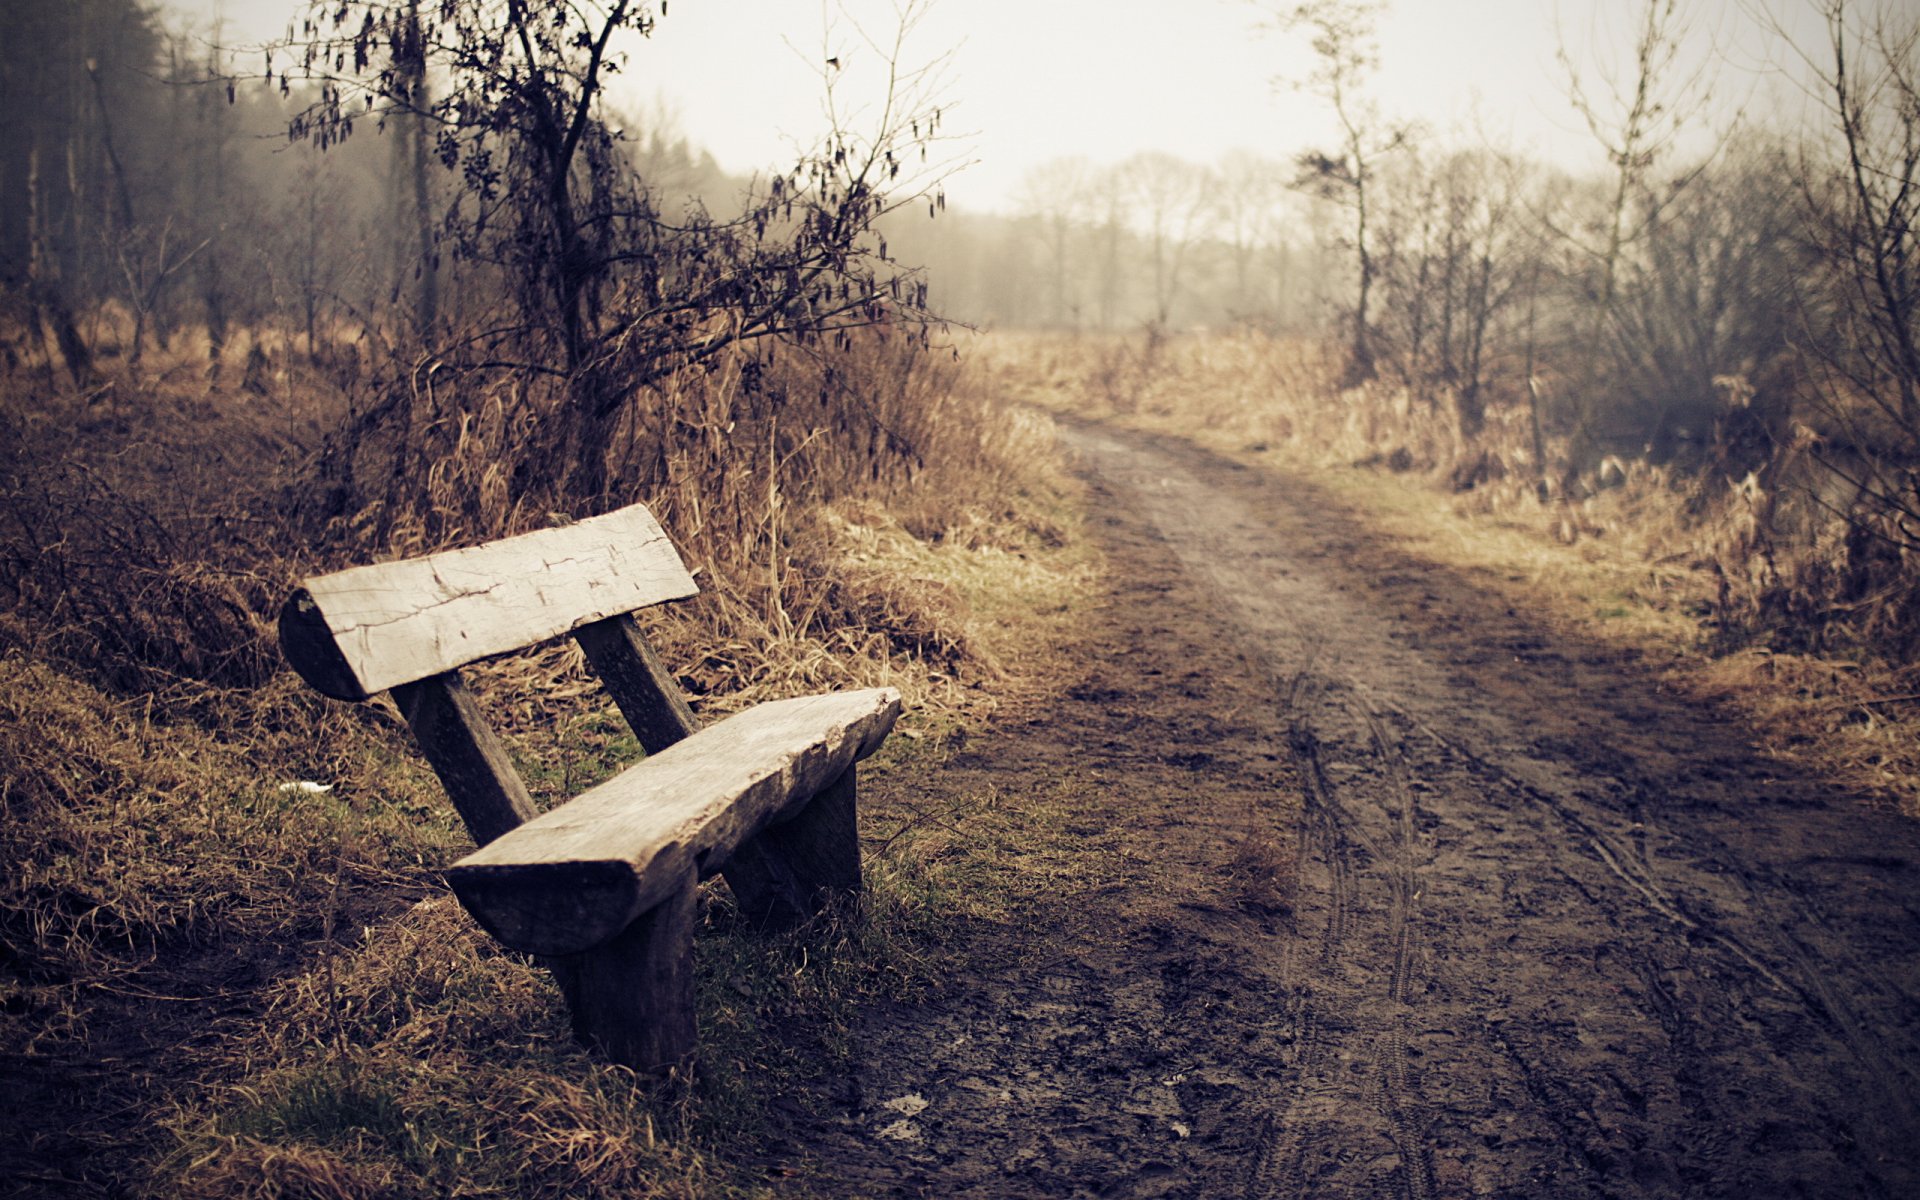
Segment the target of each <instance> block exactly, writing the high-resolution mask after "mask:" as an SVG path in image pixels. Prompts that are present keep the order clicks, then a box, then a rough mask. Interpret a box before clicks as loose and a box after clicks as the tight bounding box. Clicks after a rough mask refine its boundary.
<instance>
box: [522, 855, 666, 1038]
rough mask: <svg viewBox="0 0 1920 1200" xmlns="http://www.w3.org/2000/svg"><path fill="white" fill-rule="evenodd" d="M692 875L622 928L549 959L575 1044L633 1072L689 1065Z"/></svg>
mask: <svg viewBox="0 0 1920 1200" xmlns="http://www.w3.org/2000/svg"><path fill="white" fill-rule="evenodd" d="M695 883H696V877H695V875H694V873H693V872H692V871H691V870H689V871H688V872H687V873H686V878H685V879H684V880H683V881H682V883H681V886H680V887H678V888H676V889H675V890H674V892H673V894H672V895H670V896H669V897H668V898H667V899H665V900H662V901H661V902H660V903H659V904H657V905H655V906H654V907H653V908H651V909H649V910H647V911H646V912H644V913H641V914H640V915H639V916H638V917H636V918H635V919H634V922H633V924H631V925H629V926H627V929H626V932H624V933H622V934H621V935H620V936H618V937H616V938H614V939H613V940H612V941H610V942H608V943H606V944H605V945H603V946H598V947H595V948H594V949H592V950H589V951H587V952H586V953H584V954H572V955H568V956H567V957H565V958H560V959H555V960H553V962H552V966H553V970H554V974H555V976H557V977H558V979H559V981H560V989H561V991H563V992H564V993H566V997H567V1007H568V1009H569V1010H571V1012H572V1014H573V1033H574V1036H575V1037H577V1038H578V1039H580V1041H581V1043H582V1044H584V1045H587V1046H589V1047H592V1048H594V1049H597V1050H599V1051H601V1052H602V1053H604V1054H606V1055H607V1057H609V1058H611V1059H613V1060H614V1061H615V1062H618V1063H623V1064H625V1065H626V1066H629V1067H632V1068H633V1069H634V1070H636V1071H640V1072H643V1073H650V1074H663V1073H665V1072H667V1071H668V1070H671V1069H673V1068H676V1067H680V1068H686V1067H689V1066H691V1065H692V1062H693V1052H694V1041H695V1031H694V1000H693V918H694V901H695V896H696V893H697V889H696V888H695Z"/></svg>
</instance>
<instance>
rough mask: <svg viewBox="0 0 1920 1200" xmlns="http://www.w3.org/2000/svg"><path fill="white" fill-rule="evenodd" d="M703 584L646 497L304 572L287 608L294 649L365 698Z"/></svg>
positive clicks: (350, 693)
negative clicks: (481, 540) (505, 531)
mask: <svg viewBox="0 0 1920 1200" xmlns="http://www.w3.org/2000/svg"><path fill="white" fill-rule="evenodd" d="M699 590H700V589H699V588H698V587H697V586H696V585H695V584H694V582H693V577H692V576H691V575H690V574H688V572H687V568H686V565H685V564H684V563H682V562H681V561H680V555H679V553H678V552H677V551H676V550H675V549H674V548H673V544H672V543H671V542H669V541H668V540H667V536H666V534H665V533H663V532H662V531H661V529H660V525H659V523H658V522H657V521H655V520H654V519H653V514H652V513H649V512H648V511H647V510H646V509H645V508H643V507H642V506H640V505H637V504H636V505H633V506H632V507H629V508H623V509H621V510H620V511H619V512H614V513H608V514H607V515H606V516H602V517H594V518H592V519H590V520H586V521H581V522H578V523H576V524H573V525H564V526H561V527H559V528H555V529H543V530H540V531H539V532H536V533H528V534H522V535H520V536H519V537H513V538H506V539H504V540H502V541H497V542H489V543H487V544H486V545H483V546H474V547H469V548H466V549H461V550H449V551H445V552H443V553H440V554H430V555H426V556H424V557H421V558H411V559H405V560H403V561H400V562H390V563H380V564H378V565H375V566H366V567H353V568H350V569H348V570H345V571H339V572H336V573H334V574H332V575H321V576H317V577H315V578H313V579H309V580H307V581H306V586H305V587H304V588H303V589H301V590H300V591H298V592H296V593H294V595H293V598H292V599H290V600H288V601H287V605H286V608H285V609H284V610H282V612H281V616H280V640H281V645H282V647H283V648H284V649H285V651H286V654H287V658H288V660H289V661H291V662H292V663H293V665H294V667H295V668H296V669H297V670H298V671H299V672H300V674H301V675H302V676H303V677H304V678H305V679H306V680H307V682H309V683H311V684H312V685H313V686H314V687H316V688H318V689H319V690H320V691H322V692H325V693H326V694H327V695H330V696H335V697H338V698H340V699H343V700H361V699H365V698H366V697H368V696H370V695H373V694H374V693H376V692H381V691H385V690H387V689H388V688H391V687H393V686H394V685H396V684H402V683H411V682H413V681H414V680H418V679H424V678H426V677H427V676H429V675H438V674H441V673H443V672H446V671H451V670H453V669H455V668H457V667H462V666H465V665H466V664H468V663H471V662H477V661H478V660H480V659H483V658H488V657H491V656H493V655H496V654H504V653H506V652H508V651H511V650H518V649H521V648H523V647H526V646H530V645H533V644H534V643H535V642H540V641H544V640H546V639H547V638H550V637H555V636H557V635H559V634H563V633H567V632H569V631H571V630H574V629H578V628H579V627H580V626H582V625H587V624H589V623H591V622H594V621H601V620H605V619H606V618H608V617H613V616H618V615H620V614H622V613H629V612H632V611H634V610H635V609H638V608H645V607H647V606H648V605H652V604H659V603H662V602H664V601H667V600H678V599H682V598H684V597H687V596H692V595H695V594H697V593H698V592H699Z"/></svg>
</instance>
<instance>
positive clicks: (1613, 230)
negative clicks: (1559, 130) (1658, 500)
mask: <svg viewBox="0 0 1920 1200" xmlns="http://www.w3.org/2000/svg"><path fill="white" fill-rule="evenodd" d="M1688 16H1689V14H1688V13H1687V12H1686V11H1685V10H1683V9H1682V7H1681V3H1680V0H1641V5H1640V7H1639V9H1638V10H1637V13H1636V15H1635V18H1634V24H1633V27H1632V36H1631V40H1630V44H1629V46H1628V48H1627V50H1626V55H1625V62H1624V63H1606V62H1603V63H1600V64H1598V65H1597V66H1596V67H1594V68H1593V69H1592V71H1591V72H1588V71H1586V70H1583V69H1582V67H1581V65H1580V64H1579V63H1578V62H1576V61H1575V58H1574V55H1573V53H1572V52H1571V51H1570V50H1569V49H1568V47H1567V38H1566V35H1565V33H1564V31H1563V32H1562V34H1561V38H1560V46H1559V50H1558V56H1559V59H1560V63H1561V66H1562V68H1563V69H1564V71H1565V72H1566V76H1567V96H1568V100H1569V102H1570V103H1571V104H1572V106H1573V109H1574V111H1575V112H1576V113H1578V114H1579V116H1580V118H1581V120H1582V121H1583V122H1584V123H1585V124H1586V126H1587V129H1588V131H1589V132H1590V133H1591V134H1592V135H1593V137H1594V139H1595V141H1597V142H1598V143H1599V145H1600V147H1601V149H1602V150H1603V151H1605V153H1606V156H1607V162H1608V164H1609V166H1610V167H1611V169H1612V171H1611V177H1610V181H1609V185H1608V195H1607V201H1606V203H1605V206H1604V208H1603V210H1602V212H1601V214H1600V217H1599V219H1598V221H1597V222H1594V225H1593V228H1592V230H1591V231H1582V230H1577V229H1572V228H1563V229H1560V230H1559V233H1560V234H1561V236H1563V237H1565V238H1566V239H1567V240H1568V242H1569V244H1570V245H1572V246H1574V247H1576V248H1577V249H1578V251H1579V252H1580V253H1581V254H1582V255H1583V256H1584V257H1585V258H1586V259H1587V260H1588V262H1589V264H1590V269H1591V270H1592V271H1593V272H1595V273H1597V278H1596V279H1594V280H1593V282H1592V283H1591V285H1590V286H1589V287H1588V289H1587V290H1588V291H1589V293H1590V299H1591V303H1590V304H1589V305H1588V306H1587V312H1588V314H1589V315H1588V319H1587V325H1586V330H1585V334H1584V336H1583V337H1582V339H1581V340H1582V342H1583V344H1584V345H1585V347H1586V356H1585V361H1584V363H1583V364H1582V368H1581V371H1582V375H1583V376H1584V378H1583V379H1582V381H1581V385H1580V386H1579V387H1578V388H1576V389H1575V413H1574V416H1575V430H1574V439H1575V443H1576V446H1575V459H1576V461H1578V460H1579V459H1581V458H1582V457H1584V456H1585V455H1586V454H1587V453H1588V452H1589V451H1588V443H1589V442H1590V440H1591V436H1592V433H1593V428H1594V424H1595V421H1596V418H1597V416H1598V398H1599V396H1600V395H1601V394H1602V392H1603V388H1602V387H1601V385H1600V382H1599V366H1600V358H1599V356H1600V354H1601V352H1602V349H1603V348H1604V347H1606V346H1607V345H1608V344H1609V341H1610V338H1611V335H1612V334H1613V332H1614V324H1613V323H1614V317H1615V310H1614V304H1615V300H1616V299H1617V297H1618V294H1619V289H1620V279H1621V274H1622V272H1623V270H1624V269H1625V268H1626V266H1627V252H1628V250H1629V248H1630V247H1632V246H1633V245H1635V244H1636V243H1638V242H1639V241H1640V240H1641V239H1642V236H1643V235H1644V232H1645V230H1646V229H1647V228H1648V226H1649V225H1650V224H1651V223H1652V222H1655V221H1657V220H1658V219H1659V214H1660V209H1661V207H1662V205H1663V204H1665V203H1666V202H1668V201H1669V200H1671V199H1673V198H1675V197H1677V196H1678V195H1679V194H1680V193H1681V192H1682V191H1684V190H1685V187H1686V185H1687V184H1688V183H1690V182H1691V180H1692V177H1693V176H1694V175H1696V174H1697V173H1698V171H1699V170H1701V169H1703V168H1704V166H1705V165H1706V162H1707V161H1709V160H1707V159H1702V160H1701V161H1700V162H1699V163H1698V164H1697V165H1696V166H1695V167H1693V168H1692V169H1690V170H1689V171H1685V172H1682V173H1680V174H1678V175H1676V176H1674V177H1673V178H1671V179H1669V180H1667V181H1666V186H1664V187H1662V188H1657V189H1656V188H1655V187H1653V186H1652V181H1653V178H1654V171H1655V168H1656V167H1657V166H1658V165H1659V164H1660V162H1661V161H1662V160H1663V159H1664V158H1666V157H1667V156H1668V155H1669V154H1670V153H1671V151H1672V150H1673V149H1674V147H1675V145H1676V143H1677V142H1678V141H1679V140H1680V138H1681V136H1682V134H1684V133H1685V132H1686V130H1687V129H1688V127H1689V126H1690V125H1692V124H1693V123H1694V122H1695V121H1696V120H1698V119H1699V117H1700V116H1701V114H1702V112H1703V111H1704V110H1705V108H1706V106H1707V104H1708V102H1709V100H1710V98H1711V96H1710V93H1711V82H1712V80H1711V74H1710V67H1711V63H1712V59H1711V56H1701V57H1699V58H1697V59H1693V60H1690V59H1689V50H1688V41H1689V37H1690V35H1691V34H1692V33H1693V28H1692V24H1691V22H1690V20H1689V19H1688ZM1588 40H1589V42H1591V43H1595V44H1603V43H1604V41H1605V39H1604V37H1597V36H1596V37H1592V38H1589V39H1588Z"/></svg>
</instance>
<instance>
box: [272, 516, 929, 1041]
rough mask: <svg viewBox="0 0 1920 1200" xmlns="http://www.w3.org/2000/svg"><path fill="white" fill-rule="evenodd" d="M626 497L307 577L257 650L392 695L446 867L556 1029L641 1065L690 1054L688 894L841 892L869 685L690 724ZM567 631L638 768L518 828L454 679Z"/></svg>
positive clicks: (649, 545)
mask: <svg viewBox="0 0 1920 1200" xmlns="http://www.w3.org/2000/svg"><path fill="white" fill-rule="evenodd" d="M698 591H699V589H698V587H696V586H695V584H694V582H693V577H692V576H691V575H690V574H688V572H687V569H686V566H685V564H684V563H682V562H681V560H680V555H679V554H678V552H677V551H675V550H674V548H673V545H672V543H671V542H669V541H668V540H667V537H666V535H665V534H664V533H663V532H662V531H661V529H660V526H659V524H658V523H657V522H656V521H655V520H654V519H653V515H652V514H651V513H649V512H647V510H646V509H644V508H642V507H639V506H637V505H636V506H634V507H631V508H626V509H622V510H620V511H619V512H615V513H610V514H608V515H606V516H603V517H596V518H593V519H592V520H587V521H581V522H579V523H577V524H573V525H567V526H562V527H559V528H555V529H548V530H543V531H541V532H538V533H530V534H525V535H522V536H520V537H513V538H507V539H504V540H502V541H498V542H490V543H488V544H486V545H482V546H475V547H472V548H470V549H464V550H452V551H448V552H445V553H441V554H432V555H427V556H425V557H421V558H413V559H407V560H404V561H400V562H390V563H382V564H379V565H377V566H367V567H355V568H352V569H350V570H346V571H340V572H338V573H336V574H332V575H322V576H317V577H315V578H312V579H308V580H307V581H306V582H305V586H303V587H302V588H300V589H299V590H298V591H296V592H295V593H294V594H293V596H292V597H291V598H289V599H288V601H287V603H286V606H285V607H284V608H283V609H282V610H281V613H280V644H281V647H282V649H283V650H284V651H285V653H286V656H287V659H288V661H289V662H291V663H292V664H293V667H294V669H295V670H297V671H298V672H299V673H300V674H301V676H302V677H303V678H305V679H306V681H307V682H308V683H310V684H312V685H313V686H314V687H315V688H317V689H319V690H320V691H322V692H324V693H326V694H327V695H329V696H334V697H338V698H340V699H343V700H365V699H367V698H368V697H369V696H372V695H374V694H376V693H378V692H382V691H386V692H390V693H392V696H393V700H394V702H395V704H396V705H397V706H398V707H399V710H400V712H401V714H402V715H403V716H404V717H405V718H406V721H407V724H408V725H409V726H410V727H411V728H412V730H413V734H414V737H415V739H416V740H417V741H418V743H419V745H420V749H421V752H422V753H423V754H424V755H425V756H426V759H427V761H428V762H429V763H430V764H432V766H433V769H434V771H435V773H437V774H438V775H439V776H440V780H441V782H442V783H443V784H445V785H446V789H447V794H448V796H449V797H450V798H451V799H452V800H453V803H454V805H455V807H457V808H458V809H459V810H460V815H461V817H462V818H463V819H464V820H465V821H466V823H467V828H468V829H469V830H471V831H472V833H473V839H474V841H475V843H477V844H478V846H479V847H480V848H479V849H478V850H477V851H475V852H474V853H472V854H470V855H468V856H467V857H466V858H463V859H461V860H460V861H459V862H457V863H455V864H454V865H453V866H452V867H451V868H450V869H448V871H447V872H446V875H447V879H448V881H449V882H450V883H451V884H452V886H453V890H454V892H455V894H457V895H458V896H459V898H460V902H461V903H462V904H464V905H465V906H466V907H467V910H468V911H469V912H471V913H472V914H473V915H474V917H475V918H477V919H478V920H479V922H480V924H481V925H483V926H485V927H486V929H487V930H488V931H489V932H491V933H492V934H493V935H494V936H495V937H497V938H499V939H500V940H501V941H502V942H504V943H506V944H507V945H508V946H511V947H513V948H514V949H516V950H520V951H524V952H526V953H528V954H533V955H538V956H540V957H541V958H542V959H544V960H545V962H546V963H547V965H548V966H549V967H551V968H552V970H553V971H554V974H555V975H556V977H557V978H558V979H559V982H560V986H561V989H562V990H563V992H564V993H565V995H566V998H567V1004H568V1007H569V1008H570V1009H571V1011H572V1015H573V1025H574V1031H575V1033H576V1034H577V1035H578V1036H579V1037H580V1039H581V1040H582V1041H584V1042H587V1043H589V1044H591V1045H595V1046H597V1047H599V1048H601V1049H602V1050H604V1051H605V1052H606V1053H607V1054H609V1055H610V1056H611V1057H613V1058H614V1059H616V1060H618V1061H620V1062H622V1063H625V1064H627V1065H628V1066H631V1067H634V1068H636V1069H639V1070H643V1071H657V1070H662V1069H667V1068H672V1067H678V1066H683V1065H686V1064H689V1063H690V1062H691V1058H692V1054H693V1048H694V1007H693V958H692V956H693V944H692V927H693V914H694V887H695V884H696V882H697V881H698V880H700V879H703V878H707V877H709V876H712V875H714V874H715V873H719V874H722V875H724V876H725V877H726V880H727V884H728V886H729V887H731V888H732V889H733V892H734V895H735V897H736V899H737V900H738V901H739V904H740V906H741V908H742V909H743V910H744V911H745V912H746V913H747V914H748V915H749V916H750V917H751V918H753V919H755V920H757V921H760V922H762V923H765V924H773V925H778V924H785V923H791V922H795V921H799V920H803V919H805V918H807V917H808V916H810V915H812V914H814V913H816V912H818V911H819V909H820V907H821V906H822V905H823V904H824V903H825V902H826V901H827V900H828V899H829V898H830V897H832V896H833V895H835V894H852V893H856V892H858V891H859V889H860V851H859V843H858V841H857V840H856V837H855V831H854V820H855V814H854V805H855V799H854V764H855V763H856V762H858V761H859V760H860V759H862V758H865V757H866V756H867V755H869V754H871V753H873V751H874V750H876V749H877V748H878V747H879V745H880V743H881V741H882V740H883V739H884V738H885V737H886V735H887V733H888V732H889V731H890V730H891V729H892V727H893V722H894V718H895V717H896V716H897V715H898V714H899V711H900V694H899V693H898V692H896V691H895V690H893V689H892V688H875V689H869V690H865V691H853V692H841V693H835V694H831V695H823V696H807V697H803V698H800V699H794V700H779V701H774V702H771V703H767V704H762V705H759V706H758V707H756V708H753V709H751V710H749V711H747V712H743V713H740V714H739V715H737V716H733V717H729V718H727V719H726V720H724V721H721V722H719V723H717V724H715V725H713V726H711V727H709V728H706V729H700V728H699V725H698V723H697V721H696V720H695V718H694V716H693V713H692V710H691V709H689V708H688V707H687V702H686V699H685V697H683V696H682V695H681V693H680V690H679V688H678V686H677V685H676V684H675V682H674V680H673V677H672V676H671V675H670V674H669V673H668V672H667V671H666V669H665V668H664V667H663V666H662V665H661V662H660V660H659V658H658V657H657V656H656V655H655V653H654V651H653V649H652V648H651V647H650V646H649V645H648V644H647V641H646V638H645V637H643V636H642V634H641V631H640V628H639V626H638V625H637V624H636V623H635V622H634V620H633V618H632V616H631V615H630V614H631V613H632V612H634V611H635V610H637V609H640V608H644V607H646V606H648V605H652V604H659V603H662V602H665V601H668V600H676V599H681V598H684V597H688V596H692V595H695V594H697V592H698ZM561 634H571V635H572V636H573V638H574V639H575V640H576V641H578V642H579V644H580V647H581V649H582V650H584V651H585V653H586V656H587V659H588V661H589V662H590V663H591V664H592V665H593V668H594V670H595V671H596V672H597V673H598V674H599V676H600V679H601V682H602V683H603V685H604V686H605V687H606V689H607V691H608V692H609V693H610V694H611V695H612V697H613V700H614V703H615V704H616V705H618V706H619V709H620V711H621V713H622V714H623V715H624V716H625V717H626V719H627V723H628V724H629V725H630V726H632V728H633V732H634V734H635V735H636V736H637V737H638V738H639V740H640V744H641V745H642V746H643V747H645V749H646V752H647V757H646V758H645V759H644V760H642V761H641V762H639V763H637V764H635V765H634V766H632V767H630V768H628V769H627V770H625V771H623V772H622V773H621V774H619V775H617V776H615V777H614V778H612V779H609V780H607V781H606V782H605V783H602V784H600V785H599V786H597V787H593V788H590V789H588V790H587V791H585V792H583V793H581V794H580V795H579V796H576V797H574V798H573V799H571V800H570V801H568V802H566V803H564V804H562V805H560V806H559V807H557V808H555V809H553V810H552V811H550V812H548V813H545V814H544V815H535V813H534V808H533V802H532V799H531V798H530V797H529V796H528V794H527V789H526V785H525V784H524V783H522V782H521V780H520V777H519V775H518V774H517V773H516V772H515V771H514V769H513V766H512V764H511V763H510V762H509V760H508V757H507V754H506V751H505V750H504V748H503V747H502V746H501V744H500V742H499V740H498V738H496V737H495V735H494V733H493V731H492V730H491V729H490V728H489V727H488V725H487V723H486V721H485V720H484V719H483V718H482V716H481V714H480V711H479V709H478V708H477V707H476V706H475V704H474V701H473V697H472V695H471V694H470V693H469V692H468V690H467V688H466V686H465V684H464V683H463V682H462V681H461V678H460V675H459V668H460V667H462V666H465V665H467V664H469V663H472V662H475V661H478V660H479V659H482V658H487V657H490V656H492V655H496V654H504V653H508V652H510V651H515V650H521V649H524V648H526V647H528V646H531V645H533V644H535V643H537V642H541V641H544V640H546V639H548V638H552V637H557V636H559V635H561Z"/></svg>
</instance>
